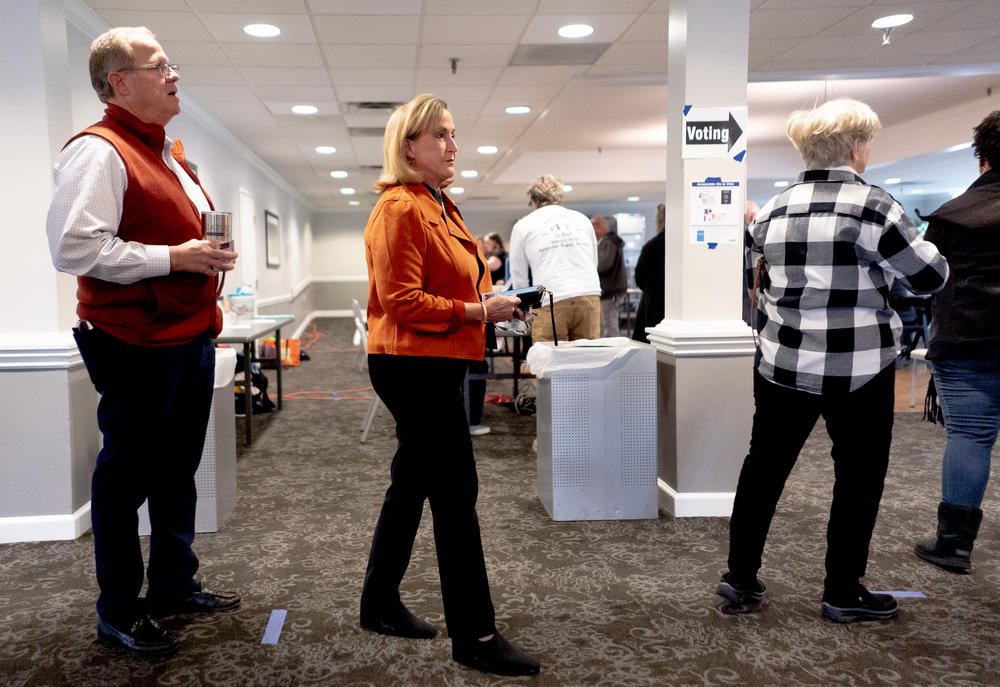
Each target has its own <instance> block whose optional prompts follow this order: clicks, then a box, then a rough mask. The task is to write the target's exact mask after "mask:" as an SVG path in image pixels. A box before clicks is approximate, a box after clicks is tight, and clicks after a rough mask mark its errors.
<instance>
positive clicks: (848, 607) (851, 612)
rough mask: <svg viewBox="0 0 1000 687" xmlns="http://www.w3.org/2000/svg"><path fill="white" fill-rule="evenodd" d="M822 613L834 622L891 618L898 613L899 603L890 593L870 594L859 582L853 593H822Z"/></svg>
mask: <svg viewBox="0 0 1000 687" xmlns="http://www.w3.org/2000/svg"><path fill="white" fill-rule="evenodd" d="M822 614H823V617H824V618H826V619H827V620H832V621H833V622H835V623H854V622H858V621H862V620H892V619H893V618H895V617H896V616H897V615H898V614H899V604H898V603H896V600H895V599H894V598H892V594H872V593H871V592H870V591H868V590H867V589H865V587H864V585H862V584H859V585H858V588H857V591H856V592H855V593H854V594H853V595H827V594H824V595H823V604H822Z"/></svg>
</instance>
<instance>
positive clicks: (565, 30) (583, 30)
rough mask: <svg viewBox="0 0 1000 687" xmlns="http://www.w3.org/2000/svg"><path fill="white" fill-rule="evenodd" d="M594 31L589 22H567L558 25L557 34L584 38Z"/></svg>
mask: <svg viewBox="0 0 1000 687" xmlns="http://www.w3.org/2000/svg"><path fill="white" fill-rule="evenodd" d="M592 33H594V27H593V26H591V25H590V24H567V25H566V26H560V27H559V35H560V36H562V37H563V38H585V37H586V36H589V35H590V34H592Z"/></svg>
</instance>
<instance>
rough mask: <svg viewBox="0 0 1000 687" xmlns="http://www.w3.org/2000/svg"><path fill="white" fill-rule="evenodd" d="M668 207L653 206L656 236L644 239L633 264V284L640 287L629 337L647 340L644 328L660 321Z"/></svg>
mask: <svg viewBox="0 0 1000 687" xmlns="http://www.w3.org/2000/svg"><path fill="white" fill-rule="evenodd" d="M666 227H667V206H666V205H664V204H663V203H660V204H659V205H657V206H656V236H654V237H653V238H651V239H649V241H646V244H645V245H644V246H643V247H642V250H641V251H640V252H639V259H638V260H637V261H636V263H635V285H636V286H637V287H638V288H640V289H641V290H642V296H640V297H639V307H638V308H636V311H635V329H634V330H633V331H632V339H633V340H635V341H642V342H644V343H649V339H648V338H647V336H646V328H647V327H655V326H656V325H658V324H659V323H660V322H662V321H663V308H664V305H663V299H664V291H665V289H666V284H665V279H666V266H665V264H664V260H665V257H666V251H667V243H666V241H667V237H666V231H665V230H666Z"/></svg>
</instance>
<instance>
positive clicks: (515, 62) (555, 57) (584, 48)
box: [510, 43, 611, 67]
mask: <svg viewBox="0 0 1000 687" xmlns="http://www.w3.org/2000/svg"><path fill="white" fill-rule="evenodd" d="M609 45H611V44H610V43H575V44H567V45H559V44H555V43H529V44H521V45H519V46H517V50H515V51H514V55H513V57H511V58H510V66H512V67H535V66H550V65H562V64H570V65H574V64H594V62H596V61H597V58H599V57H600V56H601V55H603V54H604V51H605V50H607V49H608V46H609Z"/></svg>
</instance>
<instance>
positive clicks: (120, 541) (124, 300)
mask: <svg viewBox="0 0 1000 687" xmlns="http://www.w3.org/2000/svg"><path fill="white" fill-rule="evenodd" d="M90 77H91V83H92V84H93V86H94V90H96V91H97V95H98V97H99V98H100V99H101V101H102V102H104V103H107V109H106V110H105V114H104V118H103V119H102V120H101V121H100V122H98V123H96V124H94V125H93V126H90V127H88V128H87V129H85V130H84V131H82V132H80V133H79V134H77V135H76V136H74V137H73V138H72V139H71V140H70V142H69V143H68V144H67V145H66V147H65V148H64V149H63V150H62V152H61V153H60V154H59V156H58V158H57V159H56V163H55V172H54V178H55V191H54V197H53V199H52V205H51V207H50V208H49V214H48V220H47V224H46V230H47V233H48V238H49V247H50V250H51V253H52V261H53V263H54V265H55V266H56V268H57V269H59V270H60V271H63V272H68V273H70V274H74V275H76V276H77V287H78V288H77V300H78V301H79V302H78V305H77V315H78V316H79V318H80V320H79V321H78V322H77V325H76V327H74V328H73V334H74V337H75V338H76V341H77V346H78V347H79V349H80V354H81V356H82V357H83V360H84V363H85V364H86V366H87V371H88V372H89V374H90V378H91V381H92V382H93V383H94V386H95V387H96V388H97V391H98V392H99V393H100V395H101V400H100V404H99V405H98V411H97V420H98V425H99V427H100V429H101V433H102V435H103V438H104V445H103V448H102V449H101V452H100V454H99V455H98V457H97V465H96V467H95V469H94V476H93V480H92V484H91V502H90V504H91V505H90V508H91V522H92V526H93V532H94V553H95V558H96V562H97V566H96V567H97V582H98V586H99V587H100V590H101V593H100V597H99V598H98V601H97V613H98V623H97V636H98V639H99V640H100V641H101V642H102V643H105V644H109V645H112V646H117V647H121V648H124V649H126V650H128V651H131V652H134V653H137V654H149V655H158V654H165V653H169V652H172V651H173V650H174V649H176V648H177V640H176V639H174V638H173V637H172V636H171V634H170V633H169V632H167V631H166V630H165V629H164V628H163V627H162V626H161V625H160V624H159V623H158V622H157V621H156V620H155V618H157V617H164V616H168V615H174V614H179V613H193V612H214V611H222V610H228V609H231V608H234V607H236V606H237V605H238V604H239V601H240V599H239V596H237V595H236V594H232V593H228V592H211V591H209V590H208V589H206V588H204V587H202V585H201V583H200V582H199V581H197V580H196V579H195V573H196V571H197V569H198V558H197V556H195V554H194V552H193V551H192V550H191V544H192V542H193V541H194V518H195V501H196V498H197V494H196V490H195V483H194V474H195V471H196V470H197V468H198V463H199V461H200V459H201V452H202V447H203V444H204V441H205V431H206V429H207V426H208V417H209V411H210V407H211V403H212V393H213V386H214V371H215V347H214V343H213V339H214V337H215V336H217V335H218V333H219V331H220V330H221V328H222V313H221V311H220V310H219V308H218V306H217V305H216V302H215V293H216V278H217V276H218V273H219V272H225V271H227V270H231V269H232V268H233V266H234V264H235V262H234V261H235V260H236V257H237V256H236V253H235V252H234V251H231V250H223V249H221V248H220V247H219V246H218V244H217V243H215V242H211V241H206V240H203V239H202V231H201V215H200V213H201V212H202V211H208V210H212V209H213V207H212V202H211V200H210V199H209V197H208V194H207V193H206V192H205V191H204V190H203V189H202V188H201V184H200V183H199V181H198V177H197V176H195V174H194V173H193V172H192V171H191V169H190V167H188V165H187V163H186V162H185V161H184V151H183V147H182V146H181V143H180V141H176V142H175V141H172V140H171V139H170V138H168V137H167V136H166V132H165V131H164V126H166V124H167V123H168V122H169V121H170V120H171V119H172V118H173V117H174V115H176V114H178V113H179V112H180V102H179V100H178V98H177V80H178V78H179V77H178V74H177V66H176V65H172V64H170V63H169V61H168V60H167V56H166V55H165V54H164V52H163V49H162V48H161V47H160V45H159V44H158V43H157V42H156V40H155V37H154V36H153V34H152V32H150V31H149V29H146V28H115V29H111V30H110V31H108V32H107V33H105V34H103V35H102V36H99V37H98V38H97V39H96V40H95V41H94V42H93V44H92V45H91V47H90ZM147 499H148V502H149V518H150V525H151V537H150V546H149V548H150V552H149V566H148V569H144V566H143V559H142V551H141V549H140V546H139V536H138V517H137V514H136V511H137V509H138V508H139V506H140V505H142V503H143V501H146V500H147ZM144 575H145V577H146V578H147V579H148V582H149V585H148V590H147V593H146V598H145V599H140V598H139V593H140V591H141V589H142V584H143V577H144Z"/></svg>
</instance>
